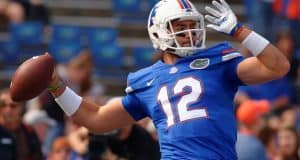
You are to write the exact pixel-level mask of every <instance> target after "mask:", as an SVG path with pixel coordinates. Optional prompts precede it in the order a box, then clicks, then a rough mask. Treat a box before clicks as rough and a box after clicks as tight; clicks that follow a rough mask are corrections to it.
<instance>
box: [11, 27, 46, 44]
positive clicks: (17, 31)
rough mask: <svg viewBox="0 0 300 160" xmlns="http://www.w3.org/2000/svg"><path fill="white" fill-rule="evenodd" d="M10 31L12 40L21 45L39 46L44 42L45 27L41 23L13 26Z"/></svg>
mask: <svg viewBox="0 0 300 160" xmlns="http://www.w3.org/2000/svg"><path fill="white" fill-rule="evenodd" d="M9 30H10V32H11V35H12V40H13V41H16V42H18V43H19V44H21V45H38V44H41V43H42V40H43V25H42V23H40V22H24V23H20V24H11V25H10V26H9Z"/></svg>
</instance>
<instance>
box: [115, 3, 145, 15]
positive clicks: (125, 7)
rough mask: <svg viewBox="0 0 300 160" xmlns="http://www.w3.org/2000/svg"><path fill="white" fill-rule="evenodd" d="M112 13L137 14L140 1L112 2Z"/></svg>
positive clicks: (139, 8)
mask: <svg viewBox="0 0 300 160" xmlns="http://www.w3.org/2000/svg"><path fill="white" fill-rule="evenodd" d="M112 2H113V10H114V12H127V13H128V12H139V11H140V10H141V4H142V3H141V0H113V1H112Z"/></svg>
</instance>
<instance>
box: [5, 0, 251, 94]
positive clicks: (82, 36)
mask: <svg viewBox="0 0 300 160" xmlns="http://www.w3.org/2000/svg"><path fill="white" fill-rule="evenodd" d="M156 1H157V0H48V1H46V2H45V4H46V6H47V7H48V8H49V10H50V12H51V25H50V28H51V31H52V32H49V33H45V32H44V33H42V32H43V30H42V29H41V28H40V27H41V26H40V25H39V24H36V25H34V26H32V25H31V24H32V23H33V22H28V23H27V22H26V23H25V24H26V25H25V24H24V26H23V29H21V30H19V29H18V30H15V27H17V26H12V27H11V29H12V30H10V31H3V32H1V33H0V41H2V42H1V44H0V53H1V56H0V64H4V62H5V63H12V64H14V65H15V64H20V63H21V62H22V61H23V60H24V59H26V58H28V57H30V56H32V55H38V54H42V53H43V52H44V51H47V50H49V51H50V53H51V54H53V55H54V57H55V59H56V60H57V61H58V62H61V63H65V62H67V60H68V59H69V57H72V56H73V55H76V52H78V51H79V50H80V49H82V48H85V47H89V48H90V49H91V52H92V54H93V58H94V60H95V62H96V66H97V69H96V70H98V71H96V72H95V78H97V79H99V80H100V81H102V82H103V83H104V84H106V85H109V86H116V88H123V87H124V85H125V84H126V83H125V80H126V74H127V73H128V72H130V71H134V70H136V69H138V68H141V67H143V66H145V65H147V64H150V63H151V56H152V54H148V53H149V52H152V51H153V49H152V48H151V47H152V44H151V42H150V40H149V38H148V32H147V19H148V14H149V12H150V10H151V8H152V6H153V4H154V3H155V2H156ZM193 2H194V3H195V5H196V7H197V8H199V9H200V11H204V7H205V6H206V5H209V3H210V2H211V1H210V0H203V1H201V2H200V1H196V0H194V1H193ZM230 3H231V6H232V8H233V10H234V11H235V12H236V14H237V15H238V17H239V18H240V20H242V21H243V20H245V16H244V14H245V13H244V7H243V5H242V2H241V1H240V0H231V1H230ZM129 11H130V12H129ZM18 27H20V26H18ZM32 30H35V32H32ZM9 32H11V34H10V33H9ZM20 32H21V33H20ZM207 34H208V35H207V37H208V39H207V46H210V45H211V44H214V43H215V42H216V41H220V40H221V41H223V40H229V41H230V40H232V39H230V38H229V37H227V36H225V35H221V34H219V33H216V32H214V31H211V30H208V33H207ZM22 36H31V37H30V38H25V40H24V39H22ZM23 38H24V37H23ZM11 39H17V41H13V42H8V41H9V40H11ZM18 41H21V42H24V43H28V42H29V43H31V44H34V45H30V46H29V47H28V45H27V46H26V45H25V46H24V45H20V44H18V43H17V42H18ZM15 43H17V44H15ZM40 43H42V44H40ZM234 44H235V43H234ZM11 45H15V46H16V47H10V46H11ZM18 46H19V47H18ZM12 48H13V49H12ZM24 48H25V49H24ZM19 51H21V53H20V52H19ZM108 51H109V52H108ZM6 52H9V54H8V53H6ZM25 52H26V54H25ZM106 52H107V53H114V54H112V55H110V56H107V54H105V53H106ZM99 53H100V54H99ZM4 54H5V55H9V56H5V57H3V55H4ZM16 55H17V56H16ZM20 55H21V56H20ZM26 55H27V56H28V57H26ZM100 55H101V56H100ZM14 56H15V57H17V58H12V57H14ZM1 57H2V58H1ZM20 57H21V58H20ZM121 57H123V58H121ZM103 58H104V59H103ZM105 58H107V59H105ZM110 58H111V59H110ZM7 59H9V60H7ZM100 64H102V66H100ZM103 65H104V67H107V66H109V65H110V66H111V67H114V68H115V69H112V70H110V69H106V68H103ZM0 67H2V68H3V67H4V65H0ZM5 67H7V65H5ZM7 68H9V67H7ZM101 68H102V69H101ZM1 70H2V69H1ZM10 73H11V72H8V74H7V72H6V71H5V69H4V71H3V72H2V73H0V75H1V80H5V81H7V80H9V79H10V76H11V75H10ZM120 82H121V83H120ZM120 86H121V87H120ZM117 92H119V91H117Z"/></svg>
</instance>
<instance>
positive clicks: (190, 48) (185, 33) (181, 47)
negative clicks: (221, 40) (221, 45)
mask: <svg viewBox="0 0 300 160" xmlns="http://www.w3.org/2000/svg"><path fill="white" fill-rule="evenodd" d="M189 18H191V17H185V18H184V19H176V20H170V21H169V22H168V27H167V28H168V30H169V31H168V34H167V35H166V37H169V38H168V39H169V43H168V44H166V48H167V50H168V51H169V52H170V53H174V54H176V55H178V56H180V57H185V56H189V55H192V54H194V53H195V52H196V51H197V50H200V49H203V48H205V29H204V24H203V23H202V22H201V20H200V17H192V19H191V21H192V23H195V24H193V26H192V27H191V28H189V27H185V26H181V24H180V26H177V27H176V26H173V25H174V24H172V23H173V22H174V21H178V22H179V23H181V22H182V23H184V22H183V21H189V20H190V19H189ZM201 26H202V27H201ZM181 27H183V28H184V29H181Z"/></svg>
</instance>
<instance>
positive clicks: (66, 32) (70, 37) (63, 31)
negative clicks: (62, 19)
mask: <svg viewBox="0 0 300 160" xmlns="http://www.w3.org/2000/svg"><path fill="white" fill-rule="evenodd" d="M52 27H53V32H52V39H51V41H52V42H54V43H59V42H77V43H78V42H81V30H80V27H79V26H71V25H58V24H55V25H53V26H52Z"/></svg>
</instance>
